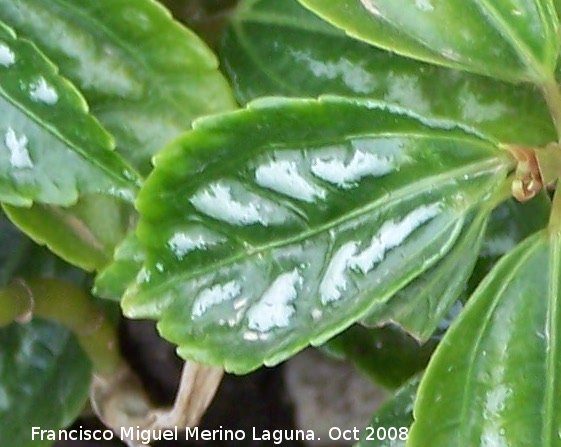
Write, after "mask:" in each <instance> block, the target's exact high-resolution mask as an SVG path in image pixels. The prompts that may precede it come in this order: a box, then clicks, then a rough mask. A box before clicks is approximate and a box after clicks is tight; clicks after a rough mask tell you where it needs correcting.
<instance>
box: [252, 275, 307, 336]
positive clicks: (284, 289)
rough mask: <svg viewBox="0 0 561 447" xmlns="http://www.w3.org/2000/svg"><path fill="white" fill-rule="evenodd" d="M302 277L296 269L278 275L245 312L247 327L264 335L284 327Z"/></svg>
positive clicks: (288, 319)
mask: <svg viewBox="0 0 561 447" xmlns="http://www.w3.org/2000/svg"><path fill="white" fill-rule="evenodd" d="M299 285H300V286H301V285H302V277H301V276H300V274H299V273H298V270H297V269H294V270H293V271H292V272H288V273H283V274H282V275H279V276H278V277H277V279H275V281H274V282H273V284H272V285H271V286H270V287H269V288H268V289H267V290H266V291H265V293H264V294H263V296H262V297H261V299H260V300H259V301H258V302H257V303H256V304H254V305H253V306H252V307H251V308H250V309H249V311H248V312H247V319H248V321H249V323H248V327H249V328H250V329H253V330H255V331H258V332H261V333H264V332H268V331H270V330H271V329H273V328H278V327H286V326H288V325H289V324H290V317H291V316H292V315H293V314H294V312H295V309H294V306H293V305H292V304H291V303H292V301H294V300H295V299H296V297H297V295H298V291H297V286H299Z"/></svg>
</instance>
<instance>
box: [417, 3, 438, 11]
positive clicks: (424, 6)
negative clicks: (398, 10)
mask: <svg viewBox="0 0 561 447" xmlns="http://www.w3.org/2000/svg"><path fill="white" fill-rule="evenodd" d="M415 6H417V9H419V10H420V11H423V12H431V11H434V5H433V4H432V3H431V2H430V0H415Z"/></svg>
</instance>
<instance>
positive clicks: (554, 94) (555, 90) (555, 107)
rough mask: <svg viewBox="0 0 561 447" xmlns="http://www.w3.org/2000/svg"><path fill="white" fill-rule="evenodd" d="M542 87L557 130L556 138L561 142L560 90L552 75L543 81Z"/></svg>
mask: <svg viewBox="0 0 561 447" xmlns="http://www.w3.org/2000/svg"><path fill="white" fill-rule="evenodd" d="M542 89H543V94H544V97H545V100H546V102H547V106H548V107H549V112H550V113H551V118H552V119H553V123H554V125H555V130H556V131H557V140H558V141H560V142H561V91H560V90H559V86H558V85H557V81H556V80H555V78H553V77H552V78H551V79H549V80H547V81H546V82H544V84H543V85H542Z"/></svg>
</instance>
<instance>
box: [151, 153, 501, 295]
mask: <svg viewBox="0 0 561 447" xmlns="http://www.w3.org/2000/svg"><path fill="white" fill-rule="evenodd" d="M501 167H504V163H503V162H502V161H501V159H500V157H494V158H487V159H485V160H484V161H479V162H476V163H472V164H470V165H467V166H462V167H461V168H457V169H454V170H452V171H447V172H446V173H440V174H436V175H433V176H429V177H426V178H424V179H423V180H422V181H415V182H413V183H411V184H408V185H406V186H404V187H402V188H400V189H398V190H396V191H393V192H392V194H391V200H392V201H400V200H401V199H403V198H405V197H407V196H408V194H411V193H413V194H414V195H416V194H420V193H419V191H421V192H424V191H427V190H430V189H433V188H434V185H441V184H444V183H445V182H446V181H451V180H453V179H455V178H461V177H462V176H464V175H469V174H472V173H481V174H488V175H489V174H490V173H491V172H492V171H495V173H494V175H498V172H499V171H500V168H501ZM388 203H389V200H388V195H386V196H384V197H382V198H380V199H378V200H375V201H374V202H371V203H369V204H367V205H365V206H363V207H361V208H358V209H355V210H353V211H352V212H350V213H348V214H345V215H343V216H341V217H339V218H338V219H335V220H332V221H331V222H328V223H326V224H324V225H321V226H318V227H316V228H313V229H310V230H308V231H304V232H302V233H300V234H298V235H296V236H292V237H289V238H287V239H283V240H281V241H276V242H273V243H271V244H266V245H261V246H258V247H253V248H252V249H251V250H247V251H245V252H243V251H242V252H240V253H238V254H235V255H233V256H231V257H229V258H227V259H225V260H223V261H220V262H218V263H215V264H212V265H211V266H209V267H206V268H202V269H200V270H195V271H192V272H189V273H185V274H177V275H174V276H173V277H172V278H170V279H167V280H164V281H163V282H162V283H161V284H160V285H158V286H157V287H156V288H155V289H154V291H153V293H156V292H157V291H158V290H160V289H163V288H166V287H169V285H170V284H175V283H177V282H184V281H188V280H190V279H193V278H195V277H198V276H202V275H205V274H206V273H209V272H212V271H215V270H218V269H220V268H222V267H224V266H227V265H230V264H233V263H235V262H236V261H238V260H240V259H243V258H244V257H246V256H255V255H257V254H260V253H263V252H267V251H270V250H274V249H276V248H279V247H283V246H286V245H290V244H294V243H297V242H301V241H305V240H307V239H310V238H313V237H315V236H317V235H318V234H320V233H323V232H326V231H329V230H331V229H333V228H336V227H337V226H339V225H342V224H344V223H346V222H347V221H351V220H353V219H356V218H357V217H360V216H362V215H363V214H367V213H369V212H371V211H372V210H373V209H376V208H378V207H382V206H384V205H387V204H388Z"/></svg>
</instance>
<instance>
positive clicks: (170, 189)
mask: <svg viewBox="0 0 561 447" xmlns="http://www.w3.org/2000/svg"><path fill="white" fill-rule="evenodd" d="M341 117H345V119H344V120H342V119H341ZM511 163H512V161H511V159H510V156H509V155H508V154H507V153H506V152H504V151H502V150H500V149H498V147H497V146H496V145H495V143H493V142H492V141H491V140H487V139H485V138H483V137H481V136H478V135H476V134H473V133H470V132H469V131H468V130H465V129H463V128H461V127H458V126H457V125H455V124H453V123H451V122H444V121H431V120H428V119H425V118H422V117H420V116H417V115H414V114H411V113H409V112H407V111H406V110H404V109H400V108H397V107H394V106H389V105H387V104H384V103H378V102H373V101H359V100H347V99H343V98H323V99H321V100H320V101H315V100H289V99H279V98H271V99H266V100H263V101H259V102H255V103H252V104H250V105H249V106H248V108H247V109H246V110H242V111H239V112H234V113H231V114H224V115H221V116H216V117H213V118H209V119H206V120H202V121H198V122H197V123H196V125H195V128H194V130H193V131H191V132H189V133H187V134H186V135H185V136H184V137H182V138H181V139H179V140H177V141H176V142H175V143H174V144H173V145H171V146H169V147H168V148H167V149H166V150H165V151H164V152H163V153H162V154H161V155H159V156H158V157H157V158H156V169H155V171H154V173H153V174H152V175H151V177H150V179H149V180H148V182H147V184H146V186H145V189H143V193H142V194H141V196H140V198H139V201H138V208H139V210H140V213H141V221H140V223H139V227H138V232H137V234H138V236H139V239H140V242H141V243H142V244H143V246H144V247H145V248H146V254H147V259H146V262H145V266H144V268H143V270H142V271H141V273H140V274H139V277H138V278H137V283H136V285H135V286H134V287H131V288H130V289H129V290H128V291H127V295H126V296H125V299H124V300H123V308H124V311H125V313H126V314H127V315H128V316H131V317H137V318H138V317H152V318H158V319H160V324H159V329H160V331H161V333H162V334H163V336H164V337H166V338H168V339H170V340H171V341H173V342H175V343H177V344H178V345H179V352H180V353H181V355H183V356H185V357H190V358H195V359H197V360H199V361H201V362H207V363H221V364H224V365H225V366H226V368H227V369H229V370H232V371H236V372H242V371H248V370H251V369H254V368H256V367H258V366H259V365H261V364H262V363H265V364H273V363H276V362H279V361H281V360H283V359H285V358H287V357H288V356H290V355H291V354H293V353H294V352H296V351H297V350H299V349H301V348H302V347H304V346H306V345H307V344H308V343H312V344H320V343H322V342H324V341H325V340H327V339H328V338H330V337H332V336H333V335H334V334H336V333H338V332H340V331H342V330H343V329H345V328H346V327H348V326H349V325H350V324H352V323H353V322H354V321H356V320H357V319H358V318H360V317H361V316H363V315H364V313H365V312H367V311H368V309H369V308H370V307H371V306H372V305H373V304H374V303H376V302H381V301H384V300H387V299H388V298H389V297H390V296H391V295H392V294H393V293H395V292H396V291H397V290H398V289H400V288H401V287H402V286H403V285H405V284H406V283H408V282H409V281H410V280H411V279H413V278H414V277H415V276H417V275H418V274H419V273H421V272H422V271H423V270H425V269H426V268H428V267H430V266H431V265H432V264H433V263H434V262H436V261H437V260H438V259H439V258H440V257H442V256H443V255H444V254H445V253H446V252H447V251H448V250H449V249H450V247H451V246H452V245H453V243H454V242H455V240H456V238H457V236H458V234H459V232H460V231H461V228H462V225H463V222H464V218H465V216H466V214H467V213H468V212H469V211H470V209H471V208H472V207H473V206H474V204H476V203H477V202H479V201H480V200H483V199H485V198H486V197H487V196H488V195H489V194H491V193H492V191H493V190H494V189H495V187H496V186H497V184H498V183H500V182H501V181H502V179H503V178H504V175H505V173H506V170H508V169H509V168H510V165H511ZM404 259H406V260H407V262H406V263H405V264H404V263H403V260H404ZM187 322H189V323H188V324H187Z"/></svg>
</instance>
